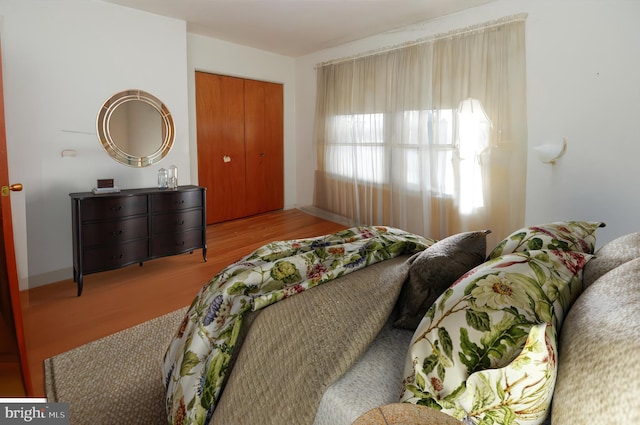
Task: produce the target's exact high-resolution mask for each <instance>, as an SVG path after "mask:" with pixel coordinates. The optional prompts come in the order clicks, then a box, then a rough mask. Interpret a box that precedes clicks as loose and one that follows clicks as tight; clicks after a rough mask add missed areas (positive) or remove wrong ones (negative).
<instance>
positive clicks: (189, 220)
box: [151, 210, 202, 235]
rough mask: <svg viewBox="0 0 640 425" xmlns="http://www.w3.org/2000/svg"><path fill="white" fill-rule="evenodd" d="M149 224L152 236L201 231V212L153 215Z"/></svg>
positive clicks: (191, 211) (190, 211)
mask: <svg viewBox="0 0 640 425" xmlns="http://www.w3.org/2000/svg"><path fill="white" fill-rule="evenodd" d="M151 223H152V225H151V228H152V229H153V230H152V232H153V235H159V234H162V233H178V232H183V231H185V230H189V229H193V228H199V229H202V210H189V211H183V212H179V213H166V214H159V215H154V216H152V217H151Z"/></svg>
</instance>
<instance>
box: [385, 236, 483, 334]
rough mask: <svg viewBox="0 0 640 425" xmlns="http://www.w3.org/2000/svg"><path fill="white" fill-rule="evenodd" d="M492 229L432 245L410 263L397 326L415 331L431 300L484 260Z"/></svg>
mask: <svg viewBox="0 0 640 425" xmlns="http://www.w3.org/2000/svg"><path fill="white" fill-rule="evenodd" d="M489 233H491V231H490V230H481V231H474V232H463V233H458V234H455V235H452V236H449V237H447V238H445V239H442V240H441V241H439V242H436V243H435V244H433V245H431V246H430V247H429V248H427V249H425V250H424V251H422V252H419V253H417V254H415V255H413V256H412V257H410V258H409V259H408V260H407V261H409V262H410V263H411V267H410V269H409V275H408V277H407V280H406V281H405V283H404V285H403V287H402V291H401V292H400V298H399V299H398V303H397V306H396V308H397V310H398V318H397V319H396V321H395V322H394V326H395V327H397V328H402V329H408V330H412V331H415V329H416V328H417V327H418V325H419V324H420V321H421V320H422V318H423V317H424V315H425V313H426V312H427V310H428V309H429V307H431V304H433V302H434V301H435V300H436V299H437V298H438V297H439V296H440V295H441V294H442V293H443V292H444V291H446V290H447V288H449V287H450V286H451V285H452V284H453V283H454V282H455V281H456V280H458V278H460V277H461V276H462V275H464V274H465V273H466V272H468V271H469V270H471V269H472V268H474V267H476V266H478V265H480V264H482V263H483V262H484V259H485V256H486V251H487V234H489Z"/></svg>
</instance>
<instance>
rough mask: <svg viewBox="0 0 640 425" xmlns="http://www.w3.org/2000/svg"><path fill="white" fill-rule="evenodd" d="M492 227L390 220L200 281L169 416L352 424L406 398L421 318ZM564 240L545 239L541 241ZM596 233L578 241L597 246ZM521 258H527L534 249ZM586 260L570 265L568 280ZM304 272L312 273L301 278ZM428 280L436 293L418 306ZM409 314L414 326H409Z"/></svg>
mask: <svg viewBox="0 0 640 425" xmlns="http://www.w3.org/2000/svg"><path fill="white" fill-rule="evenodd" d="M599 225H600V224H599V223H588V224H583V223H580V224H579V225H578V227H580V226H582V227H587V229H586V230H585V232H586V233H587V234H588V235H587V236H589V237H590V235H592V233H593V231H594V230H595V228H597V227H598V226H599ZM580 228H581V227H580ZM571 230H572V231H573V230H574V229H571ZM583 230H584V229H583ZM533 232H534V233H536V234H538V233H539V232H538V230H534V231H533ZM487 233H488V232H487V231H485V230H482V231H478V232H465V233H463V234H458V235H453V236H452V237H450V238H446V239H444V240H443V241H439V242H438V241H435V240H433V239H429V238H424V237H422V236H419V235H413V234H411V233H408V232H404V231H402V230H399V229H394V228H389V227H358V228H351V229H347V230H345V231H343V232H339V233H337V234H334V235H325V236H322V237H318V238H311V239H307V240H298V241H280V242H274V243H273V244H270V245H268V246H265V247H263V248H262V249H260V250H258V251H256V252H254V253H252V254H251V255H249V256H247V257H245V258H244V259H242V260H240V261H239V262H237V263H235V264H233V265H230V266H229V267H228V268H227V269H225V270H223V272H221V273H220V274H219V275H217V276H216V277H214V278H213V279H212V280H211V281H210V282H209V283H208V284H207V285H205V286H203V289H202V290H201V292H200V293H199V294H198V295H197V296H196V298H195V300H194V302H193V304H192V305H191V307H190V309H189V311H188V313H187V314H186V316H185V318H184V320H183V322H182V324H181V326H180V329H178V331H177V333H176V336H175V337H174V339H173V340H172V342H171V344H170V345H169V348H168V349H167V353H166V354H165V360H164V365H163V374H164V377H165V388H166V390H167V399H166V405H167V412H168V416H169V421H170V422H173V423H180V424H182V423H185V424H186V423H202V424H225V425H234V424H238V425H242V424H248V423H261V424H278V425H281V424H304V423H306V424H313V425H329V424H331V425H341V424H345V425H346V424H352V423H353V422H354V420H356V419H357V418H358V417H360V416H361V415H362V414H363V413H365V412H367V411H369V410H371V409H373V408H375V407H378V406H382V405H385V404H389V403H394V402H398V401H399V400H400V398H401V396H402V392H403V391H405V392H406V391H407V390H406V388H407V385H406V384H407V382H404V381H403V379H404V380H406V376H407V375H406V373H407V370H406V366H407V359H408V356H409V352H410V351H409V350H410V349H411V345H412V339H413V338H414V337H415V333H416V329H415V328H413V326H414V325H415V323H419V325H420V326H424V325H423V323H424V321H423V320H422V317H423V316H424V315H425V308H429V307H431V305H433V304H434V300H436V299H438V300H439V299H440V298H441V297H442V296H443V295H444V292H445V290H447V291H451V289H450V287H451V286H452V284H453V283H454V282H456V281H458V282H459V281H460V280H463V281H464V279H465V277H466V278H469V279H470V278H471V277H470V274H472V271H473V270H475V267H476V266H480V265H481V264H482V263H483V262H484V261H485V258H486V257H485V255H486V240H485V238H484V237H483V236H486V234H487ZM543 233H544V232H543ZM526 236H527V233H525V234H524V235H521V236H518V237H516V239H517V241H519V242H522V240H524V239H526ZM544 237H546V236H545V235H543V239H544ZM557 237H558V235H557V234H556V235H552V236H549V238H550V239H549V240H553V241H555V242H546V240H543V245H544V244H546V245H545V246H544V247H550V246H551V244H555V243H557V240H558V239H557ZM570 237H571V238H573V237H574V234H573V233H572V234H571V235H570ZM589 237H582V236H580V238H579V239H580V241H579V242H580V243H582V244H583V245H585V246H584V248H585V249H586V250H591V251H593V248H594V244H595V239H593V238H591V239H590V238H589ZM513 240H514V239H511V241H513ZM505 241H506V242H504V243H502V244H501V245H499V246H498V247H497V248H496V249H497V250H498V251H496V250H495V249H494V251H496V252H495V256H496V258H498V257H499V258H502V257H500V255H501V254H503V252H507V250H513V251H517V250H518V247H515V248H514V247H511V246H510V245H509V239H506V240H505ZM547 245H548V246H547ZM553 247H554V248H557V247H555V245H554V246H553ZM525 248H526V246H525ZM525 248H522V250H526V249H528V248H526V249H525ZM494 251H492V254H494ZM532 252H533V251H532ZM536 252H537V251H536ZM570 252H571V255H572V256H574V251H570ZM517 255H518V257H517V258H526V256H527V255H529V251H526V252H525V253H524V254H523V253H518V254H517ZM576 255H577V254H576ZM581 255H582V254H581ZM585 255H586V254H585ZM509 258H510V257H509ZM567 258H569V256H567ZM567 258H562V259H561V260H562V261H564V262H566V261H567ZM571 258H573V257H571ZM581 258H582V257H581ZM424 260H427V261H426V262H425V261H424ZM581 261H582V263H584V262H586V260H584V261H583V260H581ZM516 262H517V261H516ZM513 263H515V262H514V261H513V260H512V259H509V261H507V262H506V263H500V262H499V261H498V263H497V264H498V267H503V268H508V267H512V266H513ZM419 264H420V265H421V266H420V267H418V265H419ZM442 264H446V265H447V266H446V267H434V265H440V266H441V265H442ZM491 264H494V265H495V264H496V262H495V261H494V262H493V263H491ZM583 265H584V264H581V265H580V267H573V269H575V273H574V274H573V275H572V276H570V277H568V278H567V279H568V280H567V281H568V282H574V281H576V279H575V277H576V276H577V275H578V273H579V272H580V268H581V267H583ZM300 270H306V271H307V272H306V273H302V275H300V273H298V275H296V273H297V272H299V271H300ZM255 279H257V280H255ZM425 279H427V281H429V282H430V283H429V285H427V286H428V290H427V291H426V293H421V294H419V297H418V298H420V299H419V302H417V303H416V302H415V299H416V292H415V291H418V292H419V291H420V290H423V289H424V281H425ZM416 281H420V282H422V283H423V285H422V288H420V287H417V286H415V285H416V283H415V282H416ZM434 281H437V284H436V283H434ZM447 288H449V289H447ZM221 294H225V295H224V296H222V295H221ZM407 294H409V295H407ZM449 296H450V294H449ZM442 302H444V301H442ZM412 303H413V305H412ZM408 305H409V307H410V308H409V307H407V306H408ZM267 307H268V308H267ZM431 310H432V309H431ZM431 310H429V311H430V312H431V314H432V315H433V311H431ZM408 316H411V317H409V319H410V320H408V322H410V323H412V324H411V325H410V326H408V327H407V326H403V325H402V323H403V322H404V323H405V324H406V323H407V318H408ZM416 320H418V322H416ZM207 326H208V327H209V328H210V329H209V328H207ZM211 329H213V330H211ZM541 329H544V326H542V327H541ZM532 332H533V331H532ZM544 336H545V335H544V332H543V335H542V337H543V338H544ZM529 338H531V335H529ZM529 338H527V335H526V334H524V335H523V336H522V337H521V338H520V339H521V340H519V341H517V343H518V344H520V345H523V346H524V343H525V340H526V341H527V343H528V341H529ZM514 344H515V342H514ZM520 349H522V347H520ZM524 351H525V350H524V349H523V352H524ZM517 354H518V353H517V352H514V353H511V355H510V358H511V359H513V357H515V355H517ZM502 366H504V365H502ZM447 367H448V366H447ZM451 373H453V372H451ZM426 401H427V402H428V401H429V400H426ZM547 407H548V406H547ZM543 413H544V414H545V415H546V413H545V412H543Z"/></svg>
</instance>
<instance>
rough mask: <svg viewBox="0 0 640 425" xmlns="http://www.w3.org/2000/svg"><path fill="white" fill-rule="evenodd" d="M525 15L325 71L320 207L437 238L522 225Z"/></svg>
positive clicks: (321, 71)
mask: <svg viewBox="0 0 640 425" xmlns="http://www.w3.org/2000/svg"><path fill="white" fill-rule="evenodd" d="M524 20H525V17H524V16H518V17H510V18H504V19H502V20H500V21H496V22H492V23H489V24H484V25H481V26H478V27H474V28H468V29H465V30H461V31H457V32H455V33H451V34H447V35H444V36H440V37H434V38H432V39H430V40H425V41H422V42H419V43H415V44H413V45H410V46H404V47H399V48H395V49H391V50H388V51H385V52H381V53H376V54H371V55H367V56H363V57H358V58H352V59H348V60H341V61H337V62H335V63H327V64H323V65H320V66H318V69H317V108H316V143H317V158H318V165H317V170H316V175H315V193H314V204H315V206H316V207H318V208H321V209H324V210H326V211H329V212H332V213H335V214H339V215H342V216H344V217H347V218H349V219H351V220H352V221H353V222H354V223H356V224H371V225H389V226H394V227H399V228H402V229H405V230H408V231H411V232H414V233H419V234H422V235H425V236H430V237H434V238H442V237H445V236H447V235H451V234H453V233H456V232H460V231H465V230H475V229H481V228H482V229H483V228H489V229H491V230H493V232H494V235H502V236H503V235H505V234H507V233H509V232H511V231H512V230H513V229H515V228H517V227H520V226H522V224H523V221H524V202H525V175H526V169H525V168H526V97H525V96H526V91H525V40H524V33H525V31H524V26H525V23H524ZM502 236H500V237H502Z"/></svg>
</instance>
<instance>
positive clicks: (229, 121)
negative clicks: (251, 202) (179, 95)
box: [196, 72, 246, 224]
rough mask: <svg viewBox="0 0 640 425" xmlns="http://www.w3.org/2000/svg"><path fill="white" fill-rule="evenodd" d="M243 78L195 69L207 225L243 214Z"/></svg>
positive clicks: (201, 176)
mask: <svg viewBox="0 0 640 425" xmlns="http://www.w3.org/2000/svg"><path fill="white" fill-rule="evenodd" d="M243 92H244V80H243V79H241V78H234V77H225V76H221V75H215V74H208V73H205V72H196V121H197V139H198V184H199V185H200V186H204V187H206V188H207V224H212V223H218V222H220V221H225V220H231V219H234V218H237V217H242V216H244V215H246V213H245V211H246V203H245V199H246V194H245V160H244V97H243Z"/></svg>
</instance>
